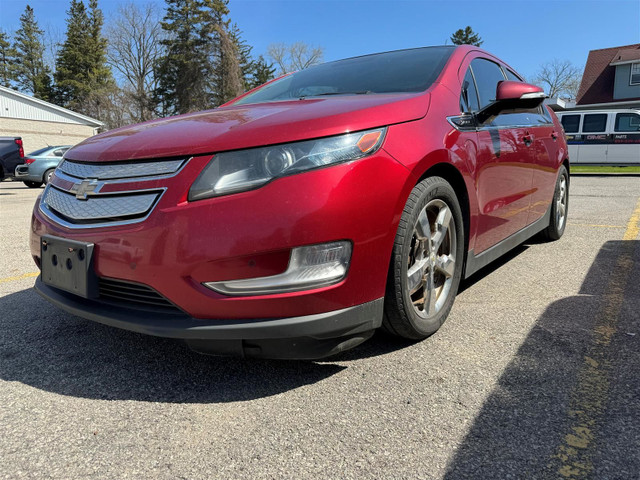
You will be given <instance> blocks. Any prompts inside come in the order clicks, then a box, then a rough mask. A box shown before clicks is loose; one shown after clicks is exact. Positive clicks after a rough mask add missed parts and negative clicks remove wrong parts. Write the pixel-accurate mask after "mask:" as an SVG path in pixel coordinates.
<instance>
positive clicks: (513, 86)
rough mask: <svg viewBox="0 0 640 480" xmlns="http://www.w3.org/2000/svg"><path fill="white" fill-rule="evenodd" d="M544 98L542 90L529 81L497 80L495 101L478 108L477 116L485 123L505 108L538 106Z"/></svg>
mask: <svg viewBox="0 0 640 480" xmlns="http://www.w3.org/2000/svg"><path fill="white" fill-rule="evenodd" d="M545 98H546V95H545V93H544V90H542V88H540V87H537V86H535V85H531V84H530V83H523V82H512V81H510V80H503V81H501V82H498V86H497V88H496V100H495V102H492V103H490V104H489V105H487V106H486V107H484V108H483V109H482V110H480V111H479V112H478V114H477V118H478V121H479V122H480V123H485V122H486V121H487V120H489V119H490V118H492V117H495V116H497V115H499V114H500V113H502V112H504V111H505V110H513V111H518V110H531V109H533V108H538V106H540V104H541V103H542V102H543V101H544V99H545Z"/></svg>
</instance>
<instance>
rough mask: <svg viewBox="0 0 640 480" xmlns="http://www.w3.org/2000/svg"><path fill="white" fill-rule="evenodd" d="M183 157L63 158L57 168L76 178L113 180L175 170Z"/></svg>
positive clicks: (168, 172) (160, 173)
mask: <svg viewBox="0 0 640 480" xmlns="http://www.w3.org/2000/svg"><path fill="white" fill-rule="evenodd" d="M184 163H185V159H184V158H183V159H180V160H162V161H157V162H139V163H107V164H104V163H79V162H74V161H71V160H64V161H63V162H62V163H61V164H60V165H59V166H58V169H59V170H61V171H63V172H64V173H66V174H67V175H71V176H73V177H76V178H95V179H96V180H113V179H116V178H137V177H155V176H158V175H170V174H172V173H175V172H177V171H178V170H179V169H180V167H181V166H182V165H183V164H184Z"/></svg>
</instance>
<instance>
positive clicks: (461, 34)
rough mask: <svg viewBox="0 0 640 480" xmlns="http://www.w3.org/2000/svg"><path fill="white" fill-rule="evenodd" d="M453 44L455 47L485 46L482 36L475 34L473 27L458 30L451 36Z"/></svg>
mask: <svg viewBox="0 0 640 480" xmlns="http://www.w3.org/2000/svg"><path fill="white" fill-rule="evenodd" d="M451 43H453V44H454V45H475V46H476V47H479V46H480V45H482V44H483V41H482V38H480V35H478V34H477V33H475V32H474V31H473V30H472V29H471V27H469V26H467V27H466V28H464V29H462V28H461V29H459V30H456V32H455V33H454V34H453V35H451Z"/></svg>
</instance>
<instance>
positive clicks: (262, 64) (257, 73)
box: [248, 55, 276, 88]
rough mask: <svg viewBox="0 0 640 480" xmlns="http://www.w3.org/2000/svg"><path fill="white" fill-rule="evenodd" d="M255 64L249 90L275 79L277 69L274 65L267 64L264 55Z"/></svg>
mask: <svg viewBox="0 0 640 480" xmlns="http://www.w3.org/2000/svg"><path fill="white" fill-rule="evenodd" d="M253 63H254V65H253V72H252V74H251V79H250V81H249V85H248V87H249V88H256V87H259V86H260V85H262V84H263V83H267V82H268V81H269V80H273V79H274V78H275V73H276V67H275V66H274V65H273V63H267V61H266V60H265V59H264V57H263V56H262V55H260V56H259V57H258V59H257V60H256V61H255V62H253Z"/></svg>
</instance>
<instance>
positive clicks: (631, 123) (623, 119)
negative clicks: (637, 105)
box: [616, 113, 640, 132]
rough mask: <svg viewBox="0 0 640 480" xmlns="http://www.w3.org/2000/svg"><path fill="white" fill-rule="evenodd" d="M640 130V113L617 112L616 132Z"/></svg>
mask: <svg viewBox="0 0 640 480" xmlns="http://www.w3.org/2000/svg"><path fill="white" fill-rule="evenodd" d="M638 131H640V115H638V114H637V113H617V114H616V132H638Z"/></svg>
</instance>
